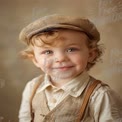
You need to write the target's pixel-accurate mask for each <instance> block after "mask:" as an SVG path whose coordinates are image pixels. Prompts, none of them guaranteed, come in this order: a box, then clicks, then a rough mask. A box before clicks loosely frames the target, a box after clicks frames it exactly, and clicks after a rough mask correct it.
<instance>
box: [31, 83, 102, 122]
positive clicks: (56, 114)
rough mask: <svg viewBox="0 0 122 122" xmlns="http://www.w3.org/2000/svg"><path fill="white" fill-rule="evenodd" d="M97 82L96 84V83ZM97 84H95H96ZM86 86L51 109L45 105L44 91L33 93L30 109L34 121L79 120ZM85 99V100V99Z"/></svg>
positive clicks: (72, 121)
mask: <svg viewBox="0 0 122 122" xmlns="http://www.w3.org/2000/svg"><path fill="white" fill-rule="evenodd" d="M98 83H100V82H98ZM98 83H97V84H98ZM96 86H97V85H96ZM87 89H88V88H86V89H85V90H84V92H83V93H82V94H81V95H80V96H79V97H77V98H75V97H72V96H70V95H69V96H67V97H66V98H65V99H64V100H63V101H62V102H60V103H59V104H58V105H57V106H56V107H55V108H54V109H52V110H51V111H50V110H49V108H48V105H47V99H46V96H45V93H44V92H40V93H37V94H35V95H34V97H33V100H32V111H33V113H34V120H33V121H34V122H79V117H80V116H81V115H80V111H82V110H81V106H82V103H83V100H84V99H85V93H86V91H87ZM86 101H87V100H86ZM86 104H87V103H86Z"/></svg>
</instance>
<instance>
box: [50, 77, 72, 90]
mask: <svg viewBox="0 0 122 122" xmlns="http://www.w3.org/2000/svg"><path fill="white" fill-rule="evenodd" d="M71 80H72V78H70V79H56V78H50V81H51V82H52V84H53V85H54V86H56V87H59V88H60V87H62V86H63V85H65V84H66V83H68V82H69V81H71Z"/></svg>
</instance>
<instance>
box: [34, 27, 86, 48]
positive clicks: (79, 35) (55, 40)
mask: <svg viewBox="0 0 122 122" xmlns="http://www.w3.org/2000/svg"><path fill="white" fill-rule="evenodd" d="M87 39H88V37H87V35H86V34H85V33H83V32H81V31H74V30H67V29H66V30H64V29H63V30H57V31H54V33H51V32H49V33H43V34H40V35H39V36H38V38H36V39H34V40H35V43H36V44H37V45H39V46H41V47H43V46H45V45H46V46H47V45H48V46H64V45H67V44H72V43H73V44H79V43H80V44H81V43H84V42H86V40H87Z"/></svg>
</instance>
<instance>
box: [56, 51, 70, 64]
mask: <svg viewBox="0 0 122 122" xmlns="http://www.w3.org/2000/svg"><path fill="white" fill-rule="evenodd" d="M67 59H68V58H67V56H66V54H65V53H64V52H56V53H55V62H65V61H66V60H67Z"/></svg>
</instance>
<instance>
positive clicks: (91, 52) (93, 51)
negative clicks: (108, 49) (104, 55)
mask: <svg viewBox="0 0 122 122" xmlns="http://www.w3.org/2000/svg"><path fill="white" fill-rule="evenodd" d="M96 56H97V52H96V48H93V49H90V50H89V58H88V62H92V61H93V60H94V59H95V58H96Z"/></svg>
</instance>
